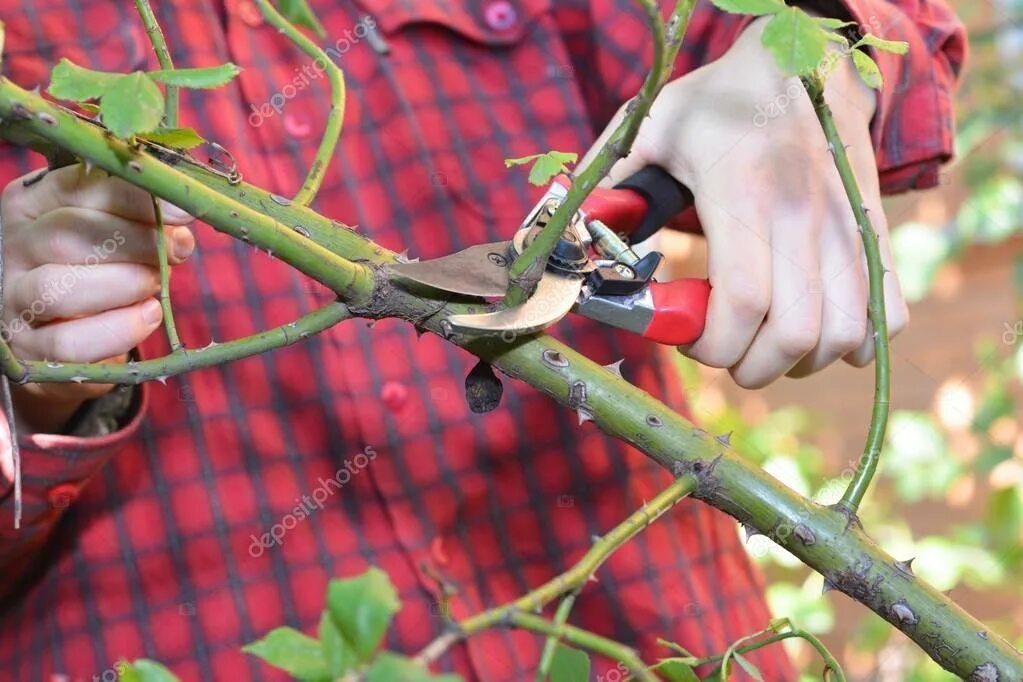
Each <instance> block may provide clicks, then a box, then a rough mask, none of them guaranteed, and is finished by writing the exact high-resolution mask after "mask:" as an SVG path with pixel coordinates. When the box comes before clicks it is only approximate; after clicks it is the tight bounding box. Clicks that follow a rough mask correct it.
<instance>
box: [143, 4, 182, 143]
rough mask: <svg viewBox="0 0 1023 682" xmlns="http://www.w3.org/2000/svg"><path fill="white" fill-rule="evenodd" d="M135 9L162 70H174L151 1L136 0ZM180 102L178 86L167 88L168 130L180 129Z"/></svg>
mask: <svg viewBox="0 0 1023 682" xmlns="http://www.w3.org/2000/svg"><path fill="white" fill-rule="evenodd" d="M135 8H136V9H137V10H138V12H139V17H141V18H142V25H143V26H145V28H146V35H148V36H149V42H150V43H151V44H152V46H153V51H154V52H156V60H157V61H158V62H159V63H160V68H162V69H168V70H170V69H173V68H174V61H173V60H172V59H171V55H170V50H169V49H167V40H166V39H165V38H164V37H163V29H161V28H160V23H159V22H158V21H157V20H156V16H155V15H154V14H153V8H152V7H150V6H149V0H135ZM178 101H179V92H178V87H177V86H176V85H168V86H167V98H166V100H165V102H164V112H165V113H164V115H163V118H164V120H165V121H166V123H167V127H168V128H177V127H178Z"/></svg>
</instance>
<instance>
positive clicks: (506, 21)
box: [483, 0, 519, 31]
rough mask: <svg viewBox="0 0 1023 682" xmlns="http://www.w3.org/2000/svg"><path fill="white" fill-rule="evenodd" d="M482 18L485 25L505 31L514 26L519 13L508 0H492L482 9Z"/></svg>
mask: <svg viewBox="0 0 1023 682" xmlns="http://www.w3.org/2000/svg"><path fill="white" fill-rule="evenodd" d="M483 18H484V19H485V20H486V22H487V26H489V27H490V28H492V29H493V30H495V31H507V30H509V29H510V28H512V27H514V26H515V22H517V21H518V19H519V13H518V12H517V11H515V5H513V4H511V3H510V2H508V0H494V2H491V3H490V4H489V5H487V8H486V9H485V10H483Z"/></svg>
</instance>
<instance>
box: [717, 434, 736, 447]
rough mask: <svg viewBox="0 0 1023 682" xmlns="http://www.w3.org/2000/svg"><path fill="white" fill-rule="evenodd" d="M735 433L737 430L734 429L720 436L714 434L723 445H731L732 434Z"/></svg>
mask: <svg viewBox="0 0 1023 682" xmlns="http://www.w3.org/2000/svg"><path fill="white" fill-rule="evenodd" d="M733 433H735V432H734V431H729V432H728V433H722V434H721V435H720V436H714V438H715V439H716V440H717V442H719V443H721V444H723V445H731V444H732V434H733Z"/></svg>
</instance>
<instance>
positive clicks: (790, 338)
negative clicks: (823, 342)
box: [778, 322, 820, 358]
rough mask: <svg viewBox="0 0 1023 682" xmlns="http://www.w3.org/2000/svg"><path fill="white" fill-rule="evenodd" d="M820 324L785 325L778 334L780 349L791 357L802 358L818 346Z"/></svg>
mask: <svg viewBox="0 0 1023 682" xmlns="http://www.w3.org/2000/svg"><path fill="white" fill-rule="evenodd" d="M819 339H820V325H818V324H813V323H809V322H808V323H805V324H793V325H785V326H784V327H783V328H782V330H781V331H780V333H779V335H778V349H779V350H780V351H781V352H782V354H783V355H785V356H786V357H789V358H801V357H803V356H804V355H806V354H807V353H809V352H810V351H812V350H813V349H814V347H816V345H817V342H818V340H819Z"/></svg>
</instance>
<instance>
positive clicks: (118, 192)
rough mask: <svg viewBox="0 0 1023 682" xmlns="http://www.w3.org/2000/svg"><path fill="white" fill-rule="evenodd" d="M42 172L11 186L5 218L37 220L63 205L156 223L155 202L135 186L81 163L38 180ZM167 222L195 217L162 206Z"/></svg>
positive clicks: (177, 222) (180, 222) (6, 192)
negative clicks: (88, 169) (85, 166)
mask: <svg viewBox="0 0 1023 682" xmlns="http://www.w3.org/2000/svg"><path fill="white" fill-rule="evenodd" d="M39 172H40V171H34V172H32V173H28V174H27V175H24V176H22V177H21V178H19V179H18V180H15V181H14V182H12V183H10V184H8V185H7V188H6V189H5V190H4V195H3V207H4V216H5V217H6V218H8V219H9V220H12V221H13V222H17V221H18V220H35V219H36V218H38V217H39V216H41V215H43V214H45V213H48V212H49V211H52V210H54V209H57V208H61V207H62V206H77V207H80V208H89V209H92V210H94V211H102V212H104V213H111V214H113V215H117V216H120V217H122V218H127V219H128V220H136V221H138V222H141V223H148V224H153V223H154V222H155V216H154V213H153V200H152V198H151V197H150V194H149V193H148V192H146V191H145V190H143V189H140V188H138V187H135V186H134V185H132V184H130V183H127V182H125V181H124V180H121V179H120V178H115V177H112V176H109V175H107V174H106V173H104V172H103V171H101V170H92V171H90V172H88V173H86V172H85V168H84V167H83V166H82V165H81V164H75V165H73V166H65V167H64V168H58V169H57V170H53V171H49V172H47V173H46V175H45V176H44V177H43V178H42V179H41V180H38V181H35V182H33V180H34V179H35V178H36V177H38V175H39ZM161 209H162V212H163V219H164V223H165V224H168V225H185V224H187V223H189V222H192V220H193V218H192V217H191V216H190V215H188V214H187V213H185V212H184V211H182V210H181V209H179V208H177V207H175V206H172V205H171V204H168V203H166V202H162V203H161Z"/></svg>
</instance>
